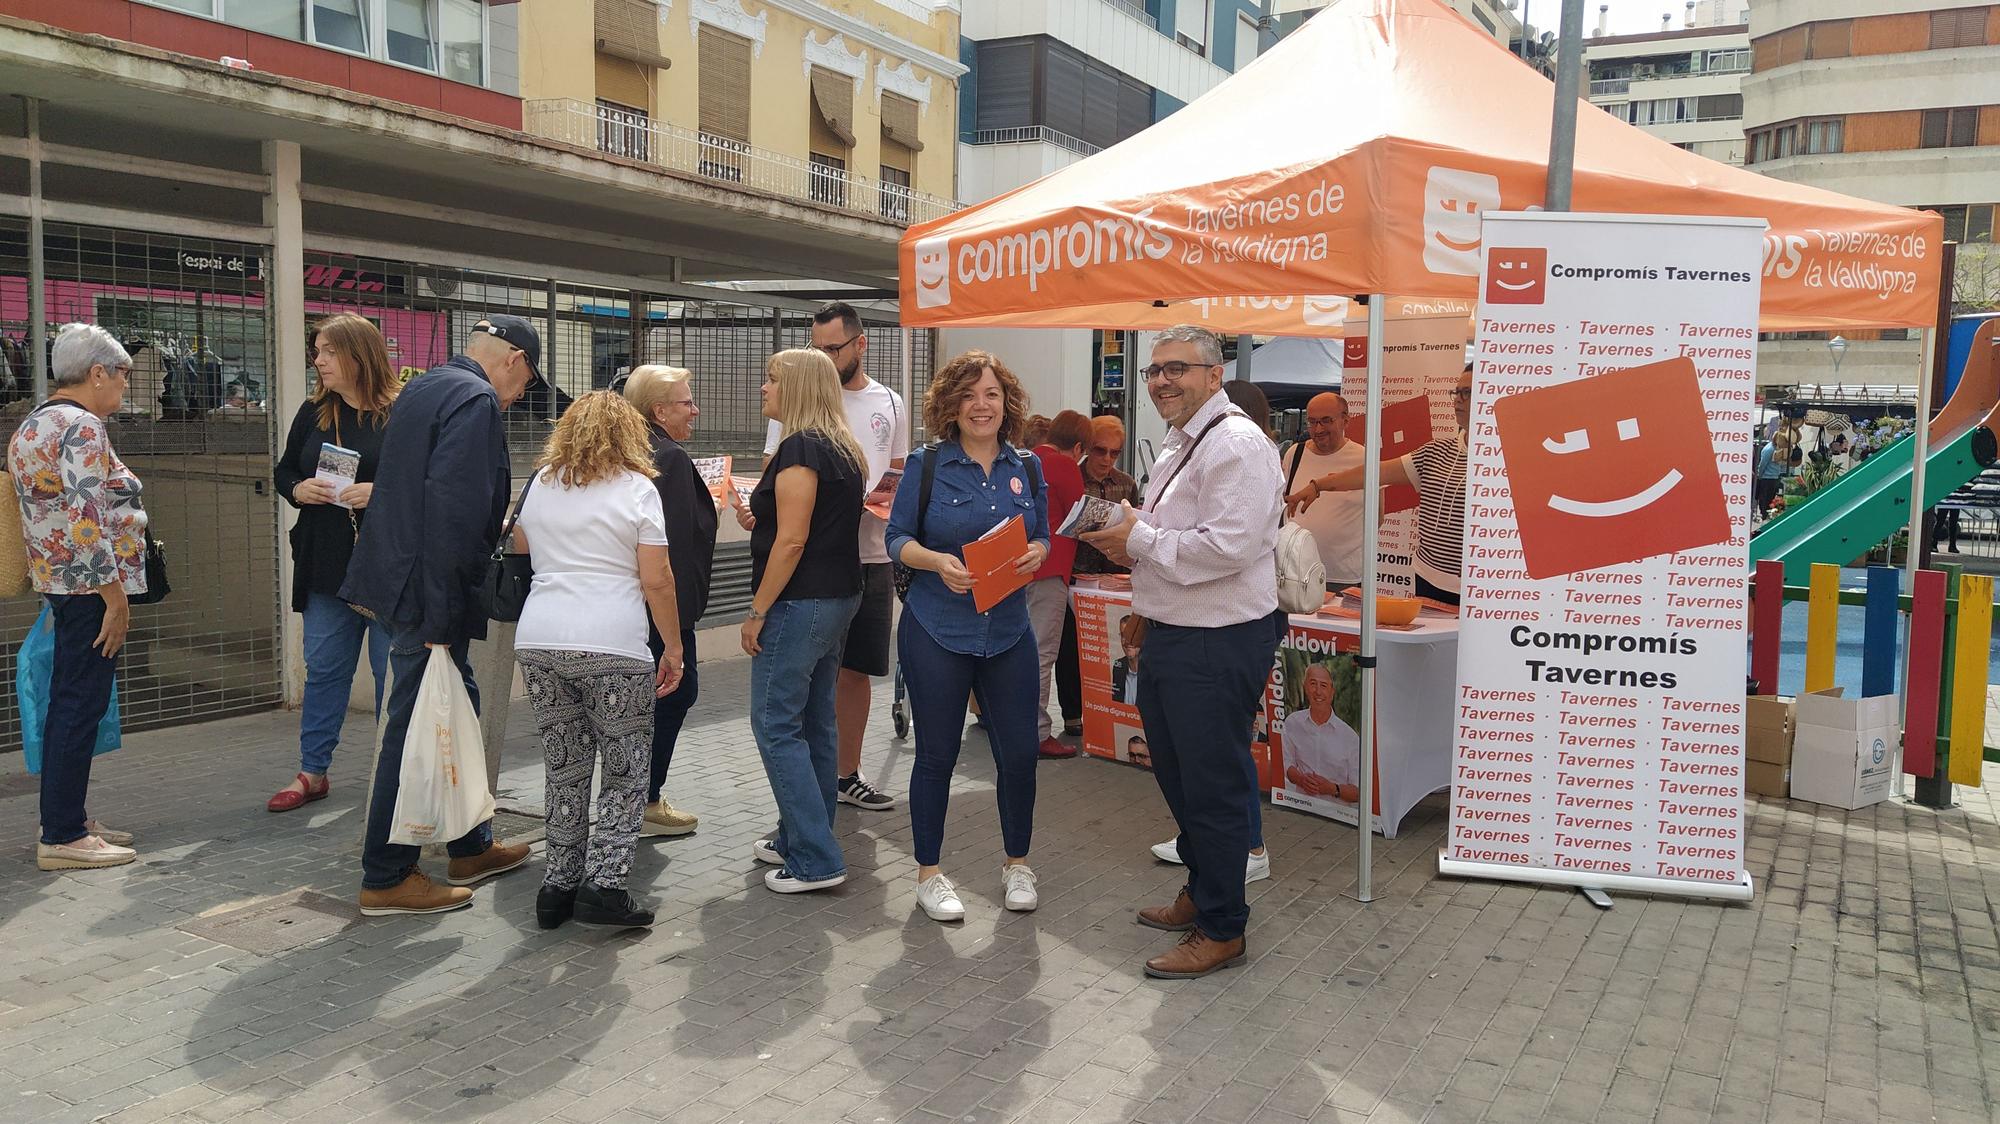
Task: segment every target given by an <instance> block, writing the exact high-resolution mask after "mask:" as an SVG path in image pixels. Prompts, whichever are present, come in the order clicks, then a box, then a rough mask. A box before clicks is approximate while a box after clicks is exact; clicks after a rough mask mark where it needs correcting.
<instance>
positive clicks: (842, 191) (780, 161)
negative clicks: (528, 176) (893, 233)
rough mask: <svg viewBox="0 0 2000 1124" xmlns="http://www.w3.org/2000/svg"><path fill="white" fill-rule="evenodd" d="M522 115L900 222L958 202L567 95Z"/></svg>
mask: <svg viewBox="0 0 2000 1124" xmlns="http://www.w3.org/2000/svg"><path fill="white" fill-rule="evenodd" d="M521 123H522V128H523V130H525V131H526V132H528V133H531V134H533V135H535V136H538V137H543V138H545V139H548V140H553V141H557V142H560V143H562V144H569V145H574V146H576V147H578V148H585V149H591V150H594V151H597V152H602V153H604V154H606V155H609V156H617V157H621V158H623V159H627V160H637V161H640V162H642V163H647V164H653V165H656V166H658V167H661V168H666V169H669V170H671V171H676V172H682V173H686V174H688V175H692V176H698V177H700V178H702V179H706V180H711V181H714V182H716V183H726V184H732V185H735V186H739V187H744V188H748V189H750V190H753V191H762V192H767V193H769V194H772V195H777V196H781V197H783V198H786V199H793V200H797V201H799V202H802V203H807V202H809V203H815V204H818V205H820V206H823V207H833V208H835V209H837V210H841V211H846V212H848V213H850V214H856V215H864V216H866V217H869V218H874V219H880V220H882V221H885V222H891V223H895V224H897V225H899V226H908V225H910V224H913V223H922V222H929V221H931V220H932V219H938V218H943V217H944V216H946V215H948V214H950V213H952V212H953V211H956V210H958V207H959V205H958V203H957V202H955V201H953V200H951V199H947V198H944V197H943V196H939V195H932V194H930V193H929V192H924V191H917V190H914V189H912V188H909V187H905V186H903V185H902V184H895V183H888V182H885V181H882V180H877V179H873V178H871V177H868V176H862V175H856V174H855V173H854V172H852V171H850V170H847V169H843V168H833V167H830V166H828V165H826V164H821V163H813V162H810V161H806V160H801V159H799V158H798V157H796V156H787V155H785V154H784V153H781V152H772V151H770V150H768V149H762V148H757V147H755V146H753V145H748V144H744V143H743V142H741V141H736V140H730V139H728V138H726V137H718V136H714V135H712V134H709V133H704V132H700V131H699V130H695V129H688V128H684V127H682V126H679V125H671V124H667V123H665V122H660V121H654V120H651V119H649V118H646V117H644V116H642V115H639V114H635V113H632V112H629V111H625V110H619V109H609V108H605V107H601V106H595V105H590V104H587V103H584V102H580V101H575V100H572V99H569V98H543V99H538V100H532V101H524V102H522V103H521Z"/></svg>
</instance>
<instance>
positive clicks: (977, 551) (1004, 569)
mask: <svg viewBox="0 0 2000 1124" xmlns="http://www.w3.org/2000/svg"><path fill="white" fill-rule="evenodd" d="M1026 553H1028V523H1027V521H1026V520H1024V519H1022V518H1021V517H1020V516H1018V515H1016V516H1014V517H1013V518H1011V519H1008V520H1007V521H1006V522H1004V523H1001V524H1000V525H999V526H997V527H995V528H993V529H992V530H990V531H988V532H986V533H985V534H983V535H981V536H979V538H978V539H976V540H974V541H973V542H969V543H966V544H965V568H966V569H967V570H969V571H971V572H972V607H973V608H974V609H977V610H979V611H980V612H982V613H984V612H986V611H988V610H990V609H992V608H993V606H995V605H998V604H999V603H1000V602H1002V601H1005V600H1006V599H1007V596H1008V595H1009V594H1011V593H1013V592H1014V591H1015V590H1017V589H1020V588H1022V587H1023V586H1026V585H1027V584H1028V583H1029V582H1030V581H1033V580H1034V577H1035V575H1034V574H1033V573H1026V574H1021V573H1016V572H1015V569H1014V564H1015V563H1016V562H1018V561H1020V558H1021V556H1022V555H1023V554H1026Z"/></svg>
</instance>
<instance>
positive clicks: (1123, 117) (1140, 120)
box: [1118, 78, 1153, 140]
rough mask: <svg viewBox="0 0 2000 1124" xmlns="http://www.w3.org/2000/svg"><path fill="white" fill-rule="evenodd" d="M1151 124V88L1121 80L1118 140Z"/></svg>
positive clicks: (1143, 84) (1126, 79)
mask: <svg viewBox="0 0 2000 1124" xmlns="http://www.w3.org/2000/svg"><path fill="white" fill-rule="evenodd" d="M1152 123H1153V88H1152V87H1151V86H1148V85H1146V84H1145V83H1143V82H1135V81H1133V80H1132V79H1130V78H1123V79H1120V80H1119V83H1118V139H1119V140H1124V139H1125V138H1126V137H1129V136H1132V135H1134V134H1136V133H1140V132H1143V131H1145V129H1146V128H1147V127H1148V126H1150V125H1151V124H1152Z"/></svg>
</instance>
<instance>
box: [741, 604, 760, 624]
mask: <svg viewBox="0 0 2000 1124" xmlns="http://www.w3.org/2000/svg"><path fill="white" fill-rule="evenodd" d="M743 619H744V620H746V621H761V620H763V619H764V613H763V611H762V610H760V609H758V608H757V607H756V606H754V605H753V606H751V607H750V611H749V612H747V613H745V614H743Z"/></svg>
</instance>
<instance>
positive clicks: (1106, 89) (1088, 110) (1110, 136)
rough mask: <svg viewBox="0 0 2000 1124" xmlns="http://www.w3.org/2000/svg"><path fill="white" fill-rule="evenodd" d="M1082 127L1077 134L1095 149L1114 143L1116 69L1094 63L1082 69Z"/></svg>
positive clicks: (1116, 123)
mask: <svg viewBox="0 0 2000 1124" xmlns="http://www.w3.org/2000/svg"><path fill="white" fill-rule="evenodd" d="M1083 129H1084V131H1083V132H1082V133H1080V134H1079V135H1080V136H1081V137H1082V138H1083V139H1084V140H1085V141H1086V142H1088V143H1090V144H1094V145H1096V146H1097V147H1099V148H1110V147H1111V146H1112V145H1114V144H1117V143H1118V140H1119V137H1118V72H1117V71H1115V70H1112V69H1110V68H1109V67H1104V66H1099V65H1097V64H1096V63H1091V64H1090V65H1088V66H1086V67H1085V68H1084V72H1083Z"/></svg>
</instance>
